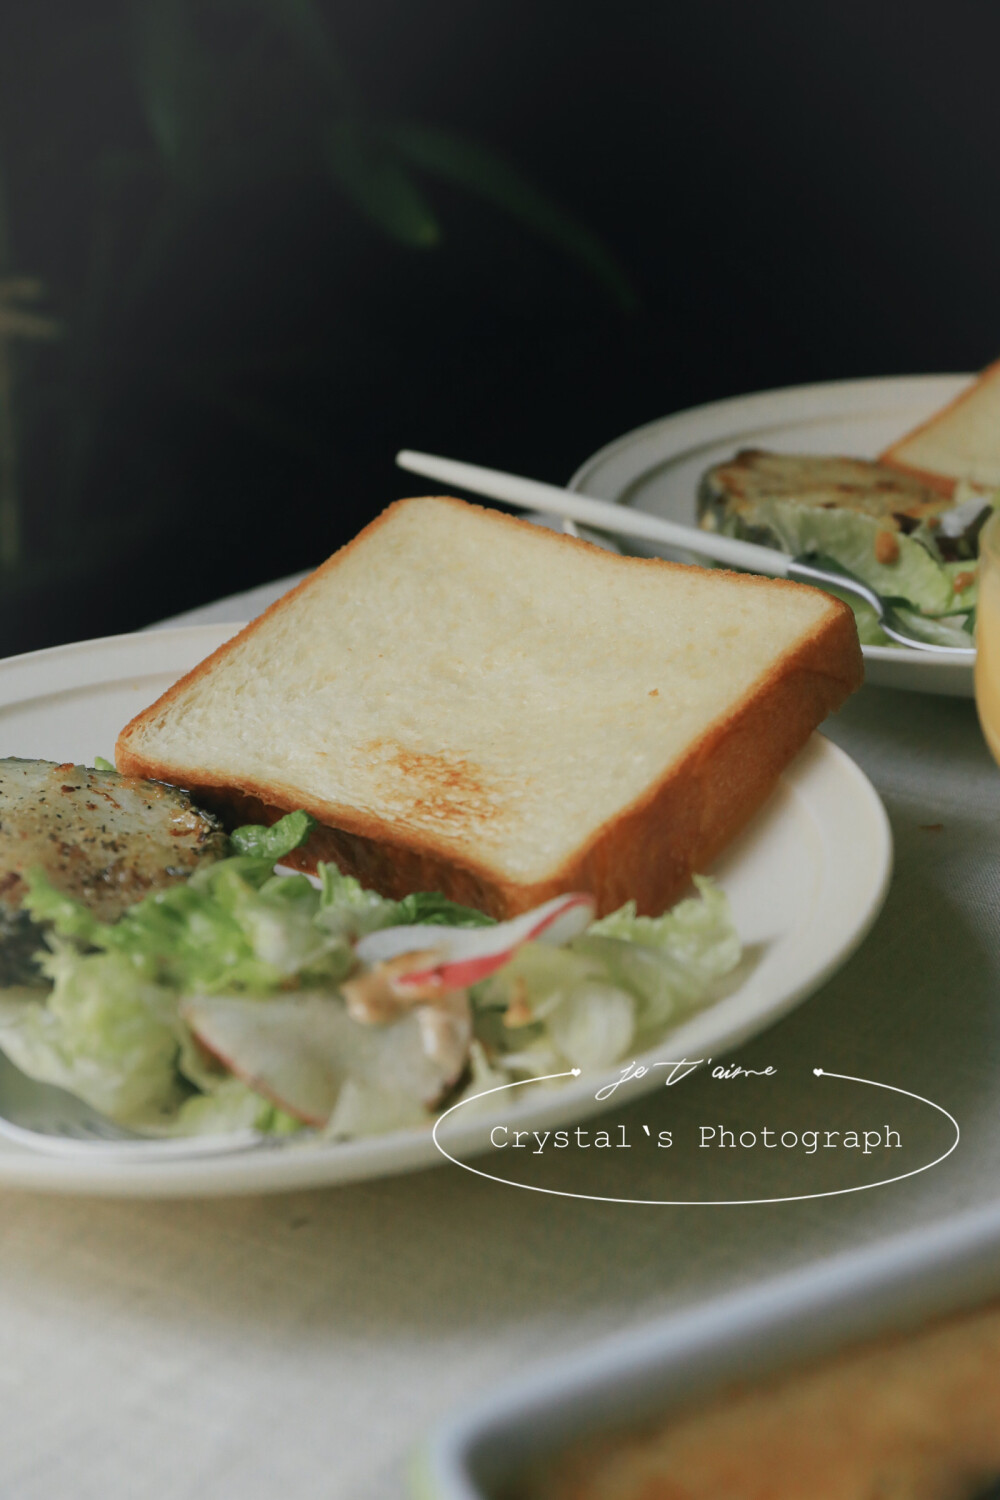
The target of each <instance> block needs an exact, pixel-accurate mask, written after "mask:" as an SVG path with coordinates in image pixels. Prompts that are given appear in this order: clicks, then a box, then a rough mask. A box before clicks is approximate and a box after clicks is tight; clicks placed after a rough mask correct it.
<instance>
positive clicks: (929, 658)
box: [567, 371, 976, 677]
mask: <svg viewBox="0 0 1000 1500" xmlns="http://www.w3.org/2000/svg"><path fill="white" fill-rule="evenodd" d="M975 378H976V377H975V375H974V374H972V373H969V372H968V371H964V372H955V371H951V372H942V373H940V374H933V373H932V374H920V375H872V376H862V377H860V378H852V377H847V378H845V379H840V380H825V381H815V382H807V383H805V384H802V385H788V386H775V387H773V388H770V389H767V390H762V391H748V392H746V393H745V394H744V395H740V396H725V397H722V398H721V399H720V400H718V401H707V402H704V403H702V404H700V405H698V406H688V407H684V408H683V409H682V410H680V411H676V412H668V413H667V414H666V415H665V416H662V417H654V418H653V420H652V421H650V422H643V423H641V424H640V425H639V426H638V427H633V428H631V429H630V430H629V431H628V432H623V433H622V434H621V435H620V436H619V437H616V438H612V439H611V441H610V442H608V443H605V444H604V445H603V446H602V447H600V448H598V449H596V450H595V452H593V453H591V454H590V455H589V457H587V458H585V459H584V460H583V462H582V463H580V464H579V465H578V466H577V468H576V470H575V471H574V473H573V475H572V477H571V478H570V480H569V484H568V486H567V488H569V489H571V490H577V491H579V492H580V493H581V494H589V493H590V491H589V490H588V489H587V483H588V480H590V479H591V478H592V476H593V474H594V472H595V471H596V470H598V469H599V468H600V467H601V466H602V465H603V464H606V463H608V462H609V461H611V460H614V459H616V458H618V457H620V455H621V454H622V453H624V452H627V450H628V449H629V448H631V447H633V446H635V445H637V444H640V443H645V442H649V441H651V440H655V439H656V437H657V436H658V435H659V434H661V433H662V434H664V435H666V434H668V433H670V432H672V431H675V430H682V429H684V428H685V427H690V426H691V425H692V424H695V425H700V424H702V423H704V424H705V427H706V431H705V433H704V435H703V440H704V441H705V442H706V443H707V442H713V443H715V442H719V441H724V439H725V433H724V432H718V431H715V432H713V431H712V430H711V429H712V428H713V427H714V426H715V424H717V423H718V424H727V425H728V423H729V421H730V420H731V419H734V418H736V416H737V414H740V415H742V416H743V417H744V418H747V417H750V418H751V419H752V417H753V415H754V413H759V414H761V415H762V414H763V413H764V412H766V411H768V410H769V408H771V407H772V406H775V405H777V406H779V407H782V406H786V405H788V406H790V405H794V404H795V403H800V404H801V403H802V402H806V403H809V402H811V401H816V402H817V404H818V405H821V404H822V403H823V402H825V401H833V400H835V399H837V398H840V399H844V400H846V399H849V398H855V399H856V400H858V401H861V400H862V399H863V398H864V397H865V396H872V395H876V394H883V395H884V394H888V393H891V392H892V391H899V392H900V395H901V396H902V395H904V394H905V393H906V392H907V391H909V392H911V393H912V394H916V393H918V392H920V391H921V390H927V389H929V388H931V387H933V386H935V385H943V386H945V387H947V388H948V389H947V390H946V392H945V394H943V396H942V405H943V404H944V403H945V402H947V401H949V400H953V399H954V397H955V396H957V395H958V394H959V392H960V391H961V390H962V389H963V388H964V387H965V386H967V385H968V384H970V383H971V382H972V381H973V380H974V379H975ZM845 415H847V414H846V413H845ZM667 456H668V457H669V455H667ZM601 498H607V497H606V496H602V497H601ZM614 503H615V504H620V503H623V502H621V501H619V500H618V499H617V498H616V499H615V501H614ZM861 651H862V655H863V656H864V658H865V660H866V661H871V662H879V663H885V664H886V665H889V666H895V667H902V668H903V669H904V670H906V669H908V668H910V667H917V666H919V667H921V668H923V669H925V671H926V670H928V669H929V670H930V671H933V672H940V673H942V674H944V675H945V676H947V677H955V676H957V675H959V674H967V673H969V672H970V670H971V669H970V668H969V666H968V664H967V663H964V662H956V661H955V660H954V659H953V658H952V657H948V656H943V655H937V654H936V653H934V652H932V651H911V650H908V649H907V648H906V647H898V646H862V648H861Z"/></svg>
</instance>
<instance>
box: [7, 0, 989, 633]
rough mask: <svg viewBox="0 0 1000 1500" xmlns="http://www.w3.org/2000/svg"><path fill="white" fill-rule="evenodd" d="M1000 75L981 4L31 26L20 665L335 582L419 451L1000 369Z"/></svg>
mask: <svg viewBox="0 0 1000 1500" xmlns="http://www.w3.org/2000/svg"><path fill="white" fill-rule="evenodd" d="M998 61H1000V7H997V6H996V5H995V3H987V0H982V3H974V0H960V3H952V4H936V3H935V4H923V5H920V4H912V3H911V4H899V3H894V0H893V3H885V0H878V3H877V4H876V3H872V0H869V3H866V4H855V3H847V4H845V3H843V0H808V3H802V0H797V3H786V0H759V3H749V0H700V3H696V4H684V5H678V4H670V3H664V4H648V5H634V4H628V3H624V4H611V3H608V4H605V5H600V6H599V5H596V4H589V3H588V4H584V3H578V4H575V5H568V4H555V3H548V0H482V3H478V4H477V3H472V0H351V3H347V0H312V3H310V0H187V3H186V4H185V3H183V0H134V3H132V0H114V3H112V0H86V3H80V0H30V3H29V0H18V3H15V0H3V3H2V4H0V189H2V191H0V292H2V291H3V289H4V287H6V298H7V300H6V304H5V303H4V302H3V297H2V296H0V365H2V368H0V487H2V486H3V485H4V484H5V485H6V491H5V494H6V499H5V501H3V503H4V504H6V506H7V512H6V513H7V515H8V520H9V517H10V514H11V507H12V506H13V507H14V509H15V510H16V520H17V522H18V528H17V534H16V535H14V537H13V541H12V540H11V533H10V531H9V528H8V532H7V533H6V536H7V542H6V550H5V554H4V556H3V557H2V558H0V564H2V566H0V631H2V637H0V649H2V651H3V652H10V651H15V650H24V649H29V648H31V647H35V646H40V645H46V644H50V643H54V642H57V641H60V640H64V639H72V638H82V637H85V636H88V635H93V634H99V633H104V632H109V631H118V630H126V629H130V628H133V627H137V626H141V625H144V624H147V623H149V622H150V621H152V620H154V619H157V618H160V617H163V616H165V615H168V614H171V613H174V612H177V611H180V610H183V609H186V608H190V607H192V606H194V605H197V604H200V603H204V602H207V601H208V600H210V599H212V598H215V597H218V596H219V595H222V594H226V593H230V592H233V591H235V590H237V589H242V588H246V587H249V586H251V585H253V584H256V583H260V582H263V581H265V580H266V579H269V578H273V577H277V576H280V575H282V574H284V573H288V572H291V571H293V570H296V569H300V568H303V567H306V566H308V565H310V564H312V563H314V562H317V561H319V560H320V559H321V558H323V557H324V556H326V555H327V554H328V553H329V552H330V551H332V550H333V549H334V548H335V547H336V546H338V545H339V544H340V543H342V542H343V541H344V540H345V539H346V538H347V537H349V536H350V535H351V534H353V532H354V531H356V530H357V528H358V527H359V526H360V525H361V524H363V523H364V522H365V521H367V520H368V519H370V518H371V517H372V516H373V515H374V514H375V513H376V512H377V511H379V510H380V509H381V508H382V507H383V506H384V505H385V504H386V503H388V501H390V500H392V499H394V498H396V497H397V496H399V495H400V494H404V493H413V492H414V488H416V489H418V490H419V489H420V487H421V486H420V483H419V481H417V482H414V481H412V480H410V479H407V478H405V477H402V476H400V474H399V473H398V472H397V471H396V470H395V469H394V467H393V464H392V455H393V453H394V452H395V450H396V449H397V448H398V447H400V446H404V445H406V446H413V447H421V448H426V449H429V450H431V451H435V452H441V453H444V454H448V455H451V456H455V457H464V458H468V459H471V460H474V461H479V462H483V463H487V464H493V465H496V466H498V467H503V468H508V469H511V470H514V471H520V472H524V473H527V474H532V475H534V476H536V477H538V478H543V479H549V480H553V481H557V482H559V481H563V480H565V479H566V478H568V476H569V474H570V473H571V472H572V470H573V469H574V468H575V467H576V466H577V464H578V463H579V462H580V461H581V460H582V459H583V458H585V457H586V456H587V455H588V454H589V453H590V452H592V451H593V450H594V449H595V448H597V447H599V446H600V445H602V444H603V443H605V442H607V441H608V440H609V439H611V438H613V437H615V436H616V435H618V434H619V433H621V432H623V431H625V430H626V429H628V428H630V427H633V426H636V425H637V424H639V423H642V422H645V421H648V420H650V419H652V418H655V417H657V416H660V415H662V414H664V413H666V412H668V411H671V410H675V409H678V408H681V407H684V406H688V405H694V404H696V403H698V402H701V401H705V400H711V399H714V398H717V397H723V396H726V395H731V394H735V393H739V392H742V391H747V390H753V389H759V388H766V387H770V386H781V385H788V384H794V383H797V382H804V381H812V380H824V379H831V378H837V377H841V376H843V377H849V376H860V375H866V374H896V373H904V372H908V371H914V372H916V371H937V370H965V369H972V368H976V367H979V366H981V365H983V364H984V363H986V362H987V361H989V360H990V359H992V358H994V357H996V356H997V354H998V353H1000V98H998V95H1000V90H998V88H997V74H998ZM403 127H405V128H403ZM417 127H419V128H417ZM428 127H430V128H431V129H432V135H431V137H428V138H425V136H421V135H420V131H421V130H423V131H425V132H426V129H427V128H428ZM401 129H402V132H403V133H402V134H400V130H401ZM407 130H409V131H410V132H411V133H410V135H406V131H407ZM414 131H416V134H414V133H413V132H414ZM442 132H443V134H442ZM404 137H405V139H404ZM428 139H430V145H429V146H428V144H427V141H428ZM401 141H402V142H403V144H402V145H400V142H401ZM407 142H408V144H407ZM421 143H422V144H421ZM428 151H431V155H432V157H433V160H432V161H431V162H430V165H428V159H427V152H428ZM470 152H471V155H470ZM510 168H512V169H514V172H515V174H516V175H515V176H514V177H511V176H510V175H509V172H508V169H510ZM21 278H32V279H34V280H37V283H38V284H37V285H29V284H28V283H26V282H24V281H23V280H21ZM5 305H6V307H7V309H8V322H7V325H6V327H7V333H6V336H4V334H3V330H4V324H3V321H2V318H3V308H4V306H5ZM11 310H13V312H14V313H15V314H16V317H15V325H16V326H14V325H12V324H11V322H10V315H11ZM25 320H27V321H25ZM56 324H57V325H58V327H56V326H54V325H56ZM5 378H6V379H7V380H8V382H9V388H8V389H7V394H6V398H5V397H4V391H3V384H4V380H5ZM5 400H6V405H4V401H5ZM5 445H6V446H5ZM0 499H2V497H0ZM0 530H2V527H0ZM0 540H2V538H0ZM3 550H4V548H3V547H2V546H0V551H3Z"/></svg>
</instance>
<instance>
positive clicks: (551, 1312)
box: [0, 589, 1000, 1500]
mask: <svg viewBox="0 0 1000 1500" xmlns="http://www.w3.org/2000/svg"><path fill="white" fill-rule="evenodd" d="M273 593H274V590H273V589H270V590H257V591H255V592H254V594H253V595H252V596H249V597H248V596H238V597H237V598H235V599H232V600H227V601H223V602H222V603H221V604H219V605H215V606H212V607H211V608H209V609H206V610H201V611H196V612H194V614H193V615H188V616H185V617H184V619H185V620H191V619H198V620H214V619H234V620H236V619H241V618H247V616H248V615H250V614H253V613H255V612H256V611H257V610H258V609H260V608H262V607H263V605H264V604H265V603H266V602H267V600H268V599H269V598H270V597H271V596H272V595H273ZM171 623H173V622H171ZM826 732H827V733H828V734H829V735H830V737H831V738H832V739H834V740H835V741H836V742H837V743H838V744H840V745H842V746H843V747H844V748H845V749H846V750H848V751H849V753H850V754H851V755H853V756H854V757H855V759H856V760H857V761H858V762H859V763H860V765H861V766H862V767H863V768H864V769H865V770H866V771H867V773H868V774H869V776H870V777H871V778H872V780H873V781H874V783H875V785H876V787H877V788H878V790H879V791H880V793H881V794H882V797H883V799H884V800H885V803H886V806H887V808H888V811H889V814H890V817H891V820H892V824H893V831H894V835H895V839H896V851H897V865H896V875H895V879H894V883H893V886H892V890H891V892H890V895H889V900H888V904H887V906H886V908H885V911H884V913H883V915H882V916H881V918H880V919H879V921H878V923H877V925H876V927H875V929H874V931H873V932H872V934H871V935H870V937H869V938H868V940H867V941H866V943H865V944H864V946H863V947H862V949H861V950H860V951H859V952H858V953H857V955H856V956H855V957H854V958H853V959H852V960H851V961H850V962H849V963H848V965H847V966H846V967H845V968H844V969H843V970H842V971H841V972H840V973H839V974H838V975H837V976H836V977H835V978H834V979H833V980H832V981H831V982H830V983H829V984H827V985H826V986H825V987H824V989H823V990H822V991H820V993H818V994H817V995H815V996H814V997H813V998H812V999H811V1000H809V1001H808V1002H807V1003H806V1004H804V1005H803V1006H802V1007H801V1008H800V1009H799V1010H797V1011H796V1012H795V1013H794V1014H792V1015H791V1016H790V1017H789V1018H788V1019H786V1020H785V1021H783V1022H782V1023H781V1024H780V1025H779V1026H778V1027H776V1028H774V1029H773V1030H772V1031H770V1032H769V1033H767V1035H766V1036H765V1037H763V1038H760V1039H759V1040H758V1041H757V1042H755V1043H754V1044H752V1045H751V1046H749V1047H747V1048H744V1049H742V1050H741V1052H740V1059H741V1061H743V1062H745V1063H746V1064H747V1065H748V1066H752V1065H754V1062H755V1059H756V1060H758V1065H762V1064H763V1063H765V1062H767V1063H774V1064H777V1065H778V1066H779V1067H780V1065H781V1063H782V1060H783V1059H801V1057H802V1056H803V1055H810V1056H812V1055H815V1056H816V1057H818V1058H825V1059H835V1060H836V1061H835V1063H834V1062H831V1061H828V1062H827V1063H826V1065H827V1066H828V1067H833V1066H836V1068H837V1069H838V1070H839V1071H841V1072H844V1073H850V1074H855V1075H857V1076H859V1077H862V1078H865V1077H867V1078H882V1079H886V1080H890V1079H891V1081H893V1082H894V1083H896V1084H897V1085H900V1086H902V1087H904V1088H907V1089H911V1090H913V1091H915V1092H917V1093H920V1094H927V1095H930V1096H931V1097H933V1098H934V1099H936V1100H938V1101H939V1102H940V1103H942V1104H943V1105H944V1106H945V1107H946V1108H947V1109H949V1110H951V1111H952V1112H953V1113H954V1114H955V1115H956V1116H957V1117H958V1118H959V1120H960V1122H961V1125H962V1130H963V1139H962V1144H961V1147H960V1148H959V1150H958V1151H956V1152H955V1153H954V1155H953V1156H951V1157H950V1158H949V1159H948V1161H947V1162H945V1163H944V1164H943V1165H942V1166H941V1167H939V1168H936V1169H935V1170H934V1171H932V1172H929V1173H926V1174H923V1175H921V1176H918V1177H914V1178H911V1179H910V1180H908V1181H905V1182H900V1183H897V1184H895V1185H894V1186H891V1187H887V1188H883V1189H880V1190H878V1191H877V1192H868V1193H857V1194H851V1195H849V1196H847V1197H842V1198H832V1199H826V1200H816V1201H811V1202H802V1203H788V1204H782V1205H770V1206H760V1207H736V1208H732V1207H729V1208H724V1209H720V1208H673V1209H672V1208H655V1209H653V1208H650V1209H645V1208H639V1209H628V1208H622V1207H620V1206H614V1205H610V1204H597V1203H586V1202H580V1201H575V1200H572V1199H558V1198H546V1197H542V1196H539V1195H536V1194H529V1193H519V1192H515V1191H511V1190H507V1189H504V1188H500V1187H498V1186H496V1185H495V1184H492V1183H490V1182H487V1181H483V1180H481V1179H479V1178H476V1177H474V1176H472V1175H470V1174H468V1173H465V1172H462V1171H460V1170H459V1169H457V1168H453V1167H449V1166H447V1165H442V1166H441V1167H439V1168H437V1169H435V1170H432V1171H426V1172H421V1173H417V1174H415V1175H412V1176H409V1177H401V1178H397V1179H389V1180H385V1181H378V1182H373V1183H370V1184H365V1185H360V1186H350V1187H341V1188H336V1189H330V1190H326V1191H318V1192H308V1193H296V1194H292V1195H289V1196H276V1197H267V1198H258V1199H242V1200H241V1199H226V1200H222V1201H219V1202H215V1203H212V1202H204V1201H191V1202H164V1203H157V1202H142V1201H128V1200H124V1201H111V1200H105V1201H102V1200H80V1199H69V1198H67V1199H60V1198H57V1197H43V1196H35V1195H32V1194H27V1193H25V1194H18V1193H9V1194H6V1195H4V1197H3V1199H2V1209H0V1330H2V1332H0V1340H2V1354H0V1434H2V1441H0V1493H2V1494H3V1495H4V1496H7V1495H10V1496H14V1497H17V1500H62V1497H66V1500H145V1497H149V1500H153V1497H155V1500H182V1497H183V1500H188V1497H190V1500H273V1497H274V1496H275V1495H276V1494H277V1495H279V1496H281V1497H282V1500H320V1497H324V1500H325V1497H333V1496H336V1497H339V1496H366V1497H379V1500H388V1497H394V1496H398V1495H400V1494H404V1493H405V1492H406V1484H407V1481H406V1463H407V1459H408V1455H409V1453H410V1452H411V1451H412V1448H413V1445H414V1444H415V1443H416V1442H417V1440H418V1439H419V1438H420V1437H421V1435H422V1434H423V1433H424V1432H425V1431H426V1430H427V1428H428V1427H429V1426H430V1425H432V1424H433V1423H434V1422H435V1421H436V1420H438V1419H439V1418H440V1417H441V1416H442V1415H443V1414H444V1413H446V1412H447V1411H448V1410H449V1409H451V1408H452V1407H453V1406H454V1405H455V1404H456V1403H460V1402H464V1401H466V1400H468V1399H470V1398H471V1397H473V1396H475V1395H476V1394H478V1393H480V1392H482V1391H484V1390H486V1389H487V1388H488V1387H490V1386H491V1385H492V1384H494V1383H496V1382H498V1381H500V1380H502V1379H504V1378H506V1377H509V1376H511V1375H513V1374H515V1373H516V1372H517V1371H518V1370H520V1369H523V1368H527V1367H529V1366H530V1365H532V1364H533V1363H535V1362H537V1361H540V1360H548V1359H550V1358H552V1357H553V1356H555V1355H558V1354H563V1353H566V1352H567V1351H571V1350H572V1349H573V1348H575V1347H579V1346H580V1345H582V1344H584V1343H585V1342H587V1341H588V1340H591V1339H593V1338H594V1337H596V1336H599V1335H604V1334H608V1333H612V1332H614V1331H617V1330H620V1329H623V1328H628V1327H635V1326H637V1325H639V1324H641V1323H643V1322H644V1321H646V1320H648V1319H650V1318H652V1317H654V1316H656V1315H659V1314H662V1313H664V1312H666V1311H669V1310H670V1309H672V1308H680V1307H689V1306H691V1304H692V1303H693V1302H694V1301H696V1300H698V1299H702V1298H705V1297H707V1296H710V1295H711V1294H713V1293H715V1292H719V1291H722V1290H726V1289H733V1288H735V1287H738V1286H743V1285H747V1284H748V1283H752V1282H753V1281H754V1280H757V1279H760V1278H762V1277H765V1276H771V1275H773V1274H775V1273H776V1272H779V1271H781V1270H782V1269H785V1268H792V1267H794V1266H798V1265H801V1264H803V1263H805V1262H807V1261H809V1260H810V1259H813V1258H815V1257H818V1256H821V1255H823V1254H826V1253H828V1252H831V1251H834V1250H839V1249H844V1248H850V1247H855V1246H859V1245H863V1244H865V1243H870V1242H872V1241H874V1240H876V1239H877V1238H879V1237H881V1236H884V1235H886V1234H888V1233H890V1232H892V1231H895V1230H898V1229H901V1228H904V1227H907V1226H909V1225H916V1224H919V1223H926V1222H930V1221H933V1220H936V1219H939V1218H940V1217H942V1216H944V1215H947V1214H950V1213H952V1212H954V1211H956V1210H958V1209H960V1208H964V1207H971V1206H974V1205H976V1204H979V1203H983V1202H985V1201H987V1200H989V1199H990V1198H992V1196H993V1195H994V1194H995V1192H996V1188H995V1186H994V1185H995V1184H996V1183H998V1182H1000V1132H998V1131H997V1128H996V1121H997V1118H998V1102H1000V1101H998V1092H1000V1090H998V1084H997V1079H998V1077H1000V1069H998V1061H1000V1058H998V1054H1000V1004H998V999H1000V772H998V771H997V769H996V767H995V766H994V765H993V763H992V761H991V760H990V758H989V756H988V754H987V752H986V749H985V747H984V744H983V741H982V738H981V735H980V733H979V729H978V726H977V723H976V718H975V711H974V708H973V705H972V704H971V703H969V702H963V701H958V700H953V699H934V698H929V697H923V696H918V695H911V694H905V693H898V692H892V691H890V690H885V689H882V690H880V689H874V688H866V689H864V690H863V691H862V692H861V693H859V694H858V695H856V697H855V698H854V699H853V700H852V702H851V703H850V704H849V705H848V706H847V707H846V708H845V709H844V711H843V712H842V713H841V714H840V715H839V717H838V718H836V719H835V720H833V721H831V722H830V723H829V724H828V726H827V728H826ZM935 824H940V825H942V826H941V827H940V829H934V828H933V827H929V825H935ZM659 1107H661V1108H664V1107H666V1102H664V1103H663V1104H661V1105H660V1106H659ZM669 1107H670V1109H671V1111H672V1116H671V1118H672V1121H673V1123H674V1124H675V1125H676V1124H677V1121H678V1113H677V1112H678V1110H683V1108H684V1107H685V1106H684V1105H683V1103H682V1101H681V1100H680V1099H679V1098H678V1097H673V1098H672V1099H671V1100H670V1101H669ZM641 1108H642V1119H643V1120H648V1121H650V1122H651V1123H655V1107H653V1108H651V1106H650V1104H649V1102H648V1101H647V1102H645V1103H644V1104H643V1105H642V1106H641ZM634 1154H635V1156H636V1157H638V1156H639V1155H640V1154H639V1153H634ZM568 1170H571V1172H572V1174H574V1175H575V1178H576V1185H577V1188H578V1190H580V1191H586V1190H587V1180H588V1175H587V1174H588V1172H589V1170H590V1169H589V1167H588V1166H587V1165H586V1163H585V1158H584V1157H583V1153H580V1162H579V1164H578V1165H574V1166H573V1167H572V1168H571V1169H568ZM649 1170H650V1169H644V1166H643V1162H642V1161H641V1160H636V1161H635V1162H634V1163H632V1162H630V1161H629V1162H627V1163H626V1164H625V1165H623V1166H622V1167H621V1168H620V1181H621V1186H622V1189H623V1190H626V1189H627V1193H628V1196H634V1197H641V1196H642V1195H643V1193H644V1192H650V1195H651V1196H655V1195H656V1194H655V1191H652V1189H653V1184H652V1183H651V1182H649V1181H647V1175H646V1174H647V1173H648V1171H649ZM747 1173H748V1176H747V1183H748V1193H749V1192H750V1191H751V1190H752V1187H753V1166H752V1163H751V1164H750V1165H749V1166H748V1168H747Z"/></svg>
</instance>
